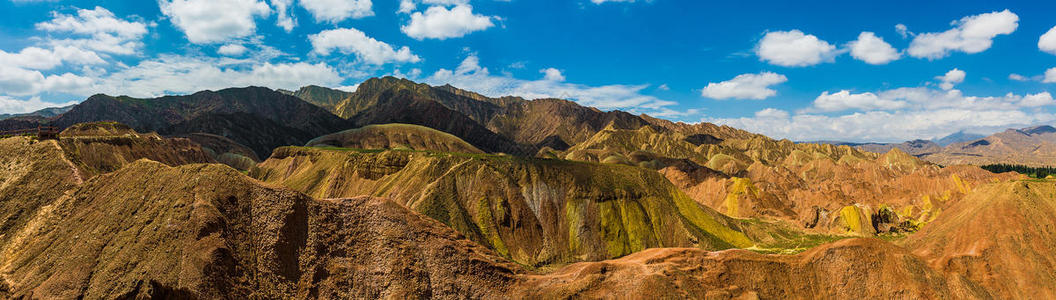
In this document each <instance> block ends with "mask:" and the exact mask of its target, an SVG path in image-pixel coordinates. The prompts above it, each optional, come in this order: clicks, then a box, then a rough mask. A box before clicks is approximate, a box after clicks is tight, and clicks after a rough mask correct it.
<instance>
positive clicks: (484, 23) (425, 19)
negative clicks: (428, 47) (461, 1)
mask: <svg viewBox="0 0 1056 300" xmlns="http://www.w3.org/2000/svg"><path fill="white" fill-rule="evenodd" d="M492 18H495V17H490V16H484V15H479V14H474V13H473V7H472V6H469V5H456V6H455V7H453V8H451V9H448V8H446V7H444V6H432V7H429V9H427V10H425V13H422V12H415V13H413V14H411V20H410V22H409V23H407V25H404V26H402V27H400V30H402V31H403V33H404V34H406V35H407V36H409V37H411V38H414V39H417V40H423V39H439V40H444V39H449V38H458V37H463V36H465V35H467V34H469V33H472V32H475V31H481V30H485V29H488V28H491V27H493V26H495V24H494V23H492V22H491V20H492Z"/></svg>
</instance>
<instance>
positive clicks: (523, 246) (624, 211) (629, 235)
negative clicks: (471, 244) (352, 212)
mask: <svg viewBox="0 0 1056 300" xmlns="http://www.w3.org/2000/svg"><path fill="white" fill-rule="evenodd" d="M250 175H251V176H253V177H256V178H258V179H261V180H263V181H265V182H269V183H277V184H282V185H284V186H287V187H289V188H292V189H294V190H298V191H302V192H305V193H307V194H309V195H312V196H315V197H319V198H337V197H350V196H357V195H373V196H379V197H386V198H390V199H393V200H394V201H397V202H399V203H401V204H403V205H405V206H407V207H409V208H411V209H413V210H415V211H418V212H420V213H422V214H424V215H427V216H429V217H432V218H434V219H436V220H439V221H441V222H443V223H444V224H447V225H448V226H451V227H452V228H454V229H455V230H458V231H459V232H461V233H463V234H465V235H466V236H467V237H469V238H470V239H472V240H474V241H477V242H479V243H481V244H484V245H487V246H488V247H490V248H492V249H495V251H497V252H498V253H499V254H501V255H504V256H507V257H510V258H512V259H513V260H515V261H517V262H520V263H523V264H527V265H546V264H552V263H564V262H571V261H579V260H599V259H606V258H612V257H619V256H623V255H626V254H630V253H633V252H636V251H640V250H642V249H645V248H651V247H702V248H706V249H725V248H731V247H748V246H751V245H752V244H753V243H752V242H751V241H750V240H749V239H748V238H747V237H746V236H745V235H744V234H743V233H741V232H739V231H737V230H734V229H731V228H730V227H728V226H727V224H729V223H730V221H729V220H727V219H726V218H725V217H723V216H721V215H720V214H718V213H716V212H714V211H713V210H710V209H707V208H705V207H702V206H700V205H698V204H697V203H696V202H694V201H693V200H692V199H690V198H689V197H687V196H686V195H685V194H684V193H682V192H681V191H679V190H678V188H676V187H674V186H673V185H671V184H670V183H668V182H667V180H665V179H664V178H663V177H661V176H660V174H658V173H656V172H654V171H651V170H646V169H641V168H635V167H629V166H611V165H599V164H592V163H582V162H571V161H559V160H541V159H531V158H517V157H510V156H494V155H464V154H447V153H430V152H412V151H380V152H378V151H351V150H324V149H313V148H297V147H286V148H280V149H277V150H276V151H275V153H274V154H273V155H272V157H271V158H269V159H268V160H266V161H265V162H263V163H261V164H260V165H259V167H258V168H257V169H254V170H253V171H251V172H250Z"/></svg>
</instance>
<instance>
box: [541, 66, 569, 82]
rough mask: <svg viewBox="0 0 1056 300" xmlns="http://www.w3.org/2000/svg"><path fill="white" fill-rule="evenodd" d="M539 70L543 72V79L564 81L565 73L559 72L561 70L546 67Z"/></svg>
mask: <svg viewBox="0 0 1056 300" xmlns="http://www.w3.org/2000/svg"><path fill="white" fill-rule="evenodd" d="M539 72H540V73H543V74H544V76H543V79H546V80H550V81H565V75H562V74H561V70H558V69H554V68H546V69H542V70H539Z"/></svg>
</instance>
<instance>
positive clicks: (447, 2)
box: [396, 0, 469, 14]
mask: <svg viewBox="0 0 1056 300" xmlns="http://www.w3.org/2000/svg"><path fill="white" fill-rule="evenodd" d="M419 3H421V4H426V5H444V6H454V5H466V4H469V0H400V8H399V10H397V11H396V12H397V13H401V14H409V13H411V12H413V11H414V10H416V9H418V4H419Z"/></svg>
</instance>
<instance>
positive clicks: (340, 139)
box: [307, 123, 484, 154]
mask: <svg viewBox="0 0 1056 300" xmlns="http://www.w3.org/2000/svg"><path fill="white" fill-rule="evenodd" d="M307 146H309V147H341V148H355V149H406V150H421V151H438V152H460V153H478V154H479V153H484V151H481V150H480V149H477V147H473V145H470V144H469V143H467V142H466V141H463V140H462V139H460V138H458V137H457V136H454V135H451V134H449V133H446V132H443V131H439V130H436V129H432V128H429V127H425V126H419V125H411V124H396V123H393V124H381V125H367V126H363V127H360V128H355V129H349V130H345V131H341V132H337V133H332V134H328V135H324V136H321V137H317V138H315V139H313V140H311V141H309V142H308V144H307Z"/></svg>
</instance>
